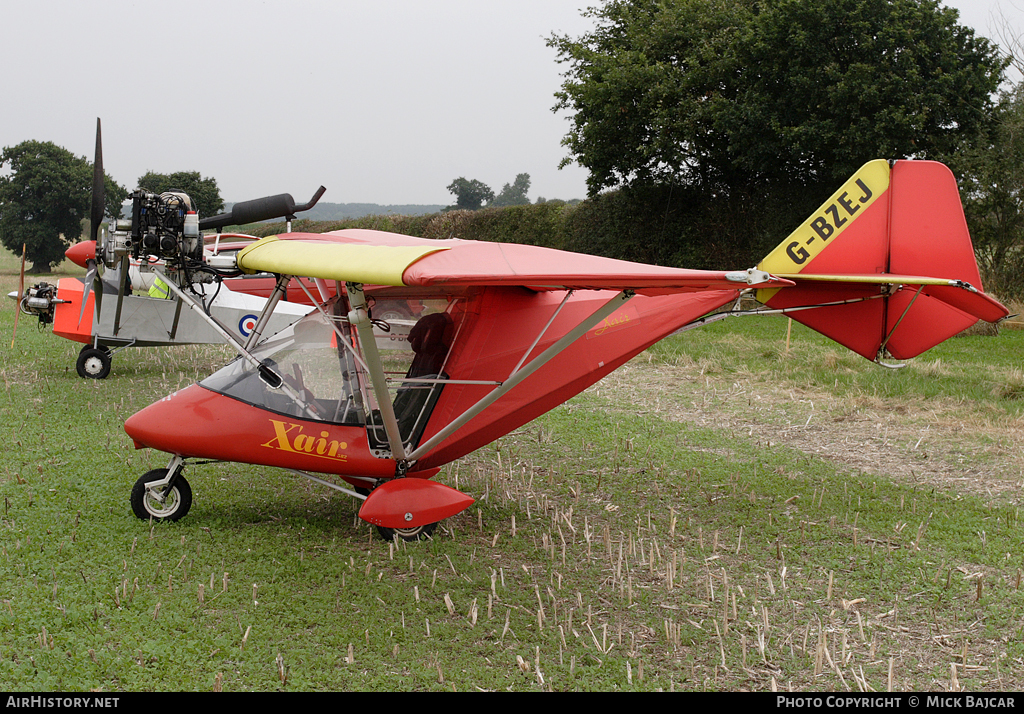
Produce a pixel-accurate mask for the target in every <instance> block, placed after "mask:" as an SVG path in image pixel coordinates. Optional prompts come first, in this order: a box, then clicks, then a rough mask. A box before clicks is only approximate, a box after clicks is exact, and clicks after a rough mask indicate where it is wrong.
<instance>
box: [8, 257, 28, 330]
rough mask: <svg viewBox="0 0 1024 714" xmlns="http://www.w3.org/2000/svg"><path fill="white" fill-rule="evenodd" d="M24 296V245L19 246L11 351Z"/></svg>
mask: <svg viewBox="0 0 1024 714" xmlns="http://www.w3.org/2000/svg"><path fill="white" fill-rule="evenodd" d="M24 295H25V244H24V243H22V244H21V274H20V275H19V276H18V309H17V310H15V312H14V331H13V332H12V333H11V349H12V350H13V349H14V338H15V337H17V336H18V316H19V315H20V314H21V300H22V298H23V297H24Z"/></svg>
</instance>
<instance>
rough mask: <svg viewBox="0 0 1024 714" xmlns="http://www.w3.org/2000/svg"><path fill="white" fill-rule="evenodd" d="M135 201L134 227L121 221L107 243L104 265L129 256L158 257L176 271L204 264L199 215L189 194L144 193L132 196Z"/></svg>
mask: <svg viewBox="0 0 1024 714" xmlns="http://www.w3.org/2000/svg"><path fill="white" fill-rule="evenodd" d="M131 199H132V219H131V223H129V222H128V221H123V220H121V221H117V225H116V227H115V229H114V231H113V233H112V235H111V236H110V238H109V239H108V241H107V247H106V250H105V251H104V252H105V255H104V256H103V262H104V263H105V264H106V265H107V266H108V267H113V266H114V265H115V264H116V263H117V262H118V260H119V259H120V258H121V257H123V256H125V255H131V256H132V257H133V258H135V259H139V258H142V257H146V256H156V257H157V258H159V259H161V260H163V261H165V263H166V264H167V266H168V267H175V268H177V267H185V265H186V264H187V263H188V261H195V262H197V263H198V262H201V261H202V259H203V242H202V238H201V237H200V234H199V215H198V214H197V213H196V210H195V206H194V205H193V203H192V199H191V198H189V196H188V194H185V193H181V192H179V191H167V192H165V193H161V194H155V193H149V192H147V191H143V190H141V189H140V190H137V191H135V192H134V193H132V195H131Z"/></svg>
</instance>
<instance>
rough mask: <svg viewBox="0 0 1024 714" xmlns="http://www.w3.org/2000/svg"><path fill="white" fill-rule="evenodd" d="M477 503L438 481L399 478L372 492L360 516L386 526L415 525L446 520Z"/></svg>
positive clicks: (369, 521) (404, 526) (383, 526)
mask: <svg viewBox="0 0 1024 714" xmlns="http://www.w3.org/2000/svg"><path fill="white" fill-rule="evenodd" d="M471 505H473V499H472V498H470V497H469V496H467V495H466V494H464V493H462V492H461V491H456V490H455V489H454V488H452V487H451V486H445V485H444V484H443V483H438V482H437V481H428V480H426V479H420V478H399V479H393V480H391V481H385V482H384V483H382V484H381V485H380V486H378V487H377V488H375V489H373V491H371V492H370V495H369V496H368V497H367V498H366V501H364V502H363V507H362V508H360V509H359V517H360V518H362V519H363V520H364V521H366V522H367V523H372V524H373V525H375V526H381V527H382V528H415V527H416V526H425V525H428V524H430V523H437V522H438V521H443V520H444V519H445V518H450V517H451V516H454V515H455V514H456V513H461V512H462V511H464V510H466V509H467V508H469V507H470V506H471Z"/></svg>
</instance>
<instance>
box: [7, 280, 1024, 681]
mask: <svg viewBox="0 0 1024 714" xmlns="http://www.w3.org/2000/svg"><path fill="white" fill-rule="evenodd" d="M0 268H2V270H0V289H2V290H3V291H4V293H6V292H7V291H9V290H11V289H13V288H14V283H15V282H16V279H17V278H16V275H14V274H13V271H12V270H11V269H10V265H9V263H7V262H5V263H3V265H2V266H0ZM12 306H13V303H12V302H11V301H8V300H4V305H3V309H2V313H0V324H2V326H3V334H4V335H5V336H6V337H5V344H4V345H3V358H2V360H0V376H2V380H3V385H4V393H3V395H2V396H0V427H2V431H0V438H3V440H4V445H5V448H4V456H3V457H2V461H0V492H2V503H0V508H2V511H0V545H2V552H0V574H2V579H0V583H2V588H3V592H2V596H0V597H2V602H0V631H2V637H0V650H2V652H0V655H2V656H0V681H3V682H4V684H5V685H6V686H7V687H8V688H9V689H14V690H19V689H20V690H35V691H41V690H85V689H95V690H101V691H140V690H199V691H211V690H216V689H223V690H260V691H263V690H278V689H280V690H356V689H359V690H387V689H392V690H422V689H446V690H447V689H459V690H473V689H488V690H500V689H512V690H549V689H550V690H612V689H644V690H648V689H662V690H673V689H674V690H693V689H701V690H704V689H709V690H759V691H771V690H779V691H786V690H794V691H797V690H799V691H806V690H817V691H825V690H834V691H886V690H897V691H904V690H946V691H949V690H988V691H1003V690H1019V689H1022V688H1024V674H1022V672H1024V593H1022V592H1021V577H1022V575H1021V573H1022V570H1024V556H1022V553H1024V549H1022V547H1021V546H1022V540H1024V539H1022V537H1021V533H1020V525H1019V521H1018V517H1019V503H1020V487H1021V484H1022V482H1024V457H1022V454H1024V449H1022V447H1024V433H1022V426H1024V417H1022V413H1024V410H1022V407H1024V399H1022V396H1024V378H1022V376H1021V373H1020V366H1019V358H1018V355H1019V354H1020V350H1021V348H1022V347H1024V345H1022V343H1024V340H1022V339H1021V338H1022V336H1024V332H1019V331H1007V330H1004V331H1003V333H1002V334H1001V335H999V336H998V337H964V338H957V339H954V340H951V341H949V342H948V343H946V344H945V345H942V346H940V347H939V348H937V349H936V350H934V351H933V352H932V353H929V354H928V355H926V356H924V357H922V358H918V359H916V360H914V361H913V362H912V363H911V364H910V366H908V367H907V368H905V369H903V370H899V371H896V372H892V371H888V370H882V369H880V368H878V367H875V366H873V365H871V364H870V363H868V362H867V361H865V360H863V359H861V358H859V357H855V356H852V355H847V354H845V353H843V351H842V350H841V348H838V347H836V346H835V345H833V344H831V343H829V342H828V341H827V340H825V339H823V338H819V337H817V336H815V335H813V333H810V332H809V331H806V330H803V329H801V328H794V329H793V331H792V334H791V336H790V337H789V339H788V341H787V330H786V327H787V326H786V323H785V321H784V320H782V319H778V318H766V319H760V318H758V319H751V320H736V321H726V322H725V323H719V324H717V325H714V326H712V327H709V328H704V329H702V330H698V331H695V332H692V333H687V334H685V335H680V336H678V337H673V338H670V339H669V340H666V341H665V342H663V343H661V344H660V345H658V346H656V347H655V348H653V349H652V350H650V351H648V352H647V353H645V354H643V355H641V356H640V357H638V358H637V359H635V360H633V361H632V362H631V363H629V364H628V365H626V366H625V367H624V368H622V369H620V370H618V371H617V372H615V373H613V374H612V375H611V376H609V377H608V378H606V379H605V380H604V381H603V382H601V383H599V384H597V385H595V386H594V387H592V388H591V389H589V390H588V391H587V392H585V393H583V394H581V395H580V396H579V397H577V398H575V399H574V400H572V401H570V402H568V403H567V404H565V405H563V406H561V407H559V408H557V409H555V410H554V411H552V412H551V413H549V414H548V415H546V416H545V417H543V418H542V419H539V420H537V421H535V422H533V423H531V424H529V425H527V426H525V427H523V428H521V429H519V430H517V431H516V432H515V433H513V434H510V435H508V436H507V437H505V438H503V439H501V440H500V441H498V442H496V443H495V444H493V445H491V446H488V447H486V448H484V449H481V450H480V451H478V452H477V453H475V454H473V455H471V456H470V457H468V458H466V459H463V460H462V461H460V462H457V463H455V464H452V465H450V466H449V467H447V468H446V469H445V470H443V471H442V473H441V475H440V476H439V477H438V478H439V479H440V480H442V481H445V482H447V483H449V484H451V485H453V486H457V487H458V488H460V489H461V490H463V491H465V492H467V493H470V494H471V495H473V496H475V497H476V498H477V499H478V500H477V503H476V504H475V505H474V506H473V507H472V508H471V509H470V510H468V511H466V512H465V513H463V514H461V515H460V516H458V517H456V518H453V519H450V520H449V521H448V522H446V523H445V524H443V526H442V528H441V529H439V531H438V534H437V536H436V537H435V538H434V540H433V541H430V542H421V543H403V542H398V543H386V542H383V541H380V540H377V539H376V537H375V535H374V534H373V532H372V529H371V528H370V527H369V526H367V525H366V524H364V523H362V522H360V521H358V519H357V518H356V517H355V512H356V510H357V509H356V503H355V502H354V501H352V500H351V499H349V498H347V497H344V496H342V495H340V494H335V493H332V492H329V491H328V490H327V489H324V488H322V487H319V486H315V485H312V484H309V483H307V482H305V481H304V480H301V479H297V478H296V477H294V476H291V475H288V474H284V473H282V472H280V471H275V470H273V469H265V468H261V467H250V466H239V465H231V464H211V465H202V466H200V465H196V466H190V467H189V470H188V475H189V479H190V481H191V482H192V484H193V488H194V490H195V493H196V502H195V506H194V507H193V510H192V512H191V513H190V514H189V515H188V517H186V518H185V519H183V520H182V521H180V522H178V523H175V524H148V523H145V522H142V521H139V520H137V519H135V518H134V516H132V514H131V511H130V508H129V507H128V491H129V489H130V487H131V484H132V483H133V482H134V480H135V479H136V478H137V477H138V476H139V475H141V474H142V473H143V472H144V471H146V470H148V469H150V468H156V467H159V466H163V465H164V463H163V462H164V457H163V455H160V454H153V453H151V452H148V451H141V452H136V451H134V450H133V449H132V448H131V444H130V441H129V440H128V438H127V437H126V435H125V434H124V432H123V429H122V424H123V421H124V419H125V418H127V417H128V416H130V415H131V414H132V413H134V412H135V411H136V410H138V409H140V408H142V407H144V406H145V405H146V404H148V403H149V402H151V401H154V400H156V399H159V398H160V397H162V396H164V395H165V394H167V393H169V392H171V391H173V390H175V389H177V388H180V387H183V386H185V385H187V384H189V383H191V382H192V381H194V380H196V379H197V378H200V377H202V376H204V375H205V374H207V373H209V372H210V371H212V369H214V368H215V367H216V366H218V365H219V364H221V363H222V362H223V361H224V360H225V359H226V358H227V353H226V352H225V351H224V350H223V349H220V348H198V347H197V348H175V349H172V350H136V351H129V350H126V351H124V352H122V353H120V354H119V355H118V356H117V357H116V358H115V361H114V370H113V373H112V375H111V377H110V378H108V379H107V380H104V381H101V382H92V381H85V380H81V379H79V378H78V377H77V375H76V374H75V370H74V366H73V360H74V356H75V354H76V352H77V350H76V347H75V346H74V345H71V344H70V343H67V342H65V341H63V340H60V339H58V338H54V337H53V336H52V335H49V334H47V333H45V332H39V331H37V330H36V328H35V326H34V325H33V324H32V323H31V322H30V321H28V320H24V319H23V320H22V322H21V324H20V326H19V333H20V334H19V338H18V344H17V345H16V346H15V348H14V349H13V350H11V349H8V346H9V339H10V334H11V326H12V324H13V310H12V309H11V308H12ZM22 318H25V316H22ZM169 428H173V425H169Z"/></svg>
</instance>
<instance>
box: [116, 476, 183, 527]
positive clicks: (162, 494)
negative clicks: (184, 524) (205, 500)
mask: <svg viewBox="0 0 1024 714" xmlns="http://www.w3.org/2000/svg"><path fill="white" fill-rule="evenodd" d="M167 473H168V471H167V469H153V470H152V471H148V472H146V473H145V474H143V475H142V476H141V477H140V478H139V480H138V481H136V482H135V485H134V486H133V487H132V495H131V502H132V512H133V513H135V515H136V516H138V517H139V518H141V519H142V520H144V521H148V520H149V519H151V518H152V519H153V520H154V521H176V520H178V519H179V518H183V517H184V516H185V514H186V513H188V509H190V508H191V507H192V487H191V486H189V484H188V481H186V480H185V477H184V476H182V475H181V473H180V470H179V473H178V474H177V476H176V477H175V478H174V479H173V481H172V482H170V483H168V484H164V485H160V484H156V485H154V486H152V487H151V486H150V484H153V483H154V482H159V481H166V480H167Z"/></svg>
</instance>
